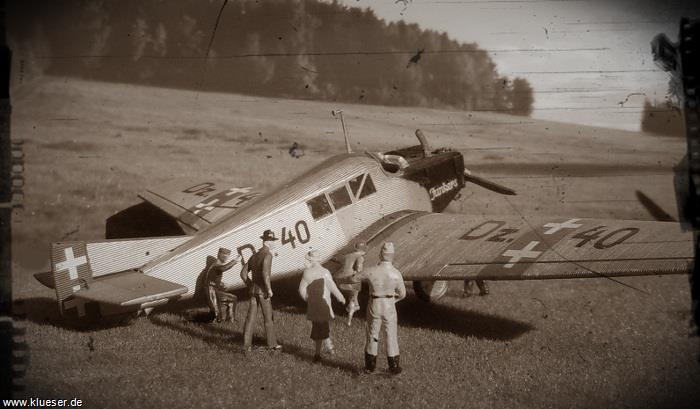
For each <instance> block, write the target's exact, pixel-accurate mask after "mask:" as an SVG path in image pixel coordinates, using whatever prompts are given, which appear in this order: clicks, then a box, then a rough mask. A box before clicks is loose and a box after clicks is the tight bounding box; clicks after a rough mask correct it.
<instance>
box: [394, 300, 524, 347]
mask: <svg viewBox="0 0 700 409" xmlns="http://www.w3.org/2000/svg"><path fill="white" fill-rule="evenodd" d="M396 310H397V313H398V315H399V325H400V326H406V327H416V328H426V329H432V330H436V331H444V332H451V333H453V334H455V335H459V336H461V337H476V338H480V339H489V340H493V341H508V340H512V339H515V338H517V337H519V336H521V335H523V334H524V333H526V332H528V331H531V330H533V329H534V327H533V326H531V325H530V324H527V323H523V322H519V321H515V320H511V319H508V318H503V317H498V316H495V315H488V314H482V313H478V312H472V311H463V310H460V309H458V308H455V307H451V306H448V305H442V304H436V303H431V304H428V303H426V302H424V301H421V300H419V299H417V298H415V297H412V296H410V295H409V296H408V297H406V299H404V300H403V301H401V302H400V303H398V304H396Z"/></svg>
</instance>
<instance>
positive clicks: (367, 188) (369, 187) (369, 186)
mask: <svg viewBox="0 0 700 409" xmlns="http://www.w3.org/2000/svg"><path fill="white" fill-rule="evenodd" d="M376 191H377V189H376V188H375V187H374V182H372V177H371V176H370V175H369V174H367V177H366V178H365V183H364V185H363V186H362V192H360V197H359V198H360V199H362V198H363V197H365V196H369V195H371V194H372V193H375V192H376Z"/></svg>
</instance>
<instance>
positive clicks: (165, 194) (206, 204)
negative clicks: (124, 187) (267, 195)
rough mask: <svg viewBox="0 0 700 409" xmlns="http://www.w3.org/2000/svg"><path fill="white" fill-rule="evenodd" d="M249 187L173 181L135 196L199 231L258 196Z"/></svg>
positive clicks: (187, 226)
mask: <svg viewBox="0 0 700 409" xmlns="http://www.w3.org/2000/svg"><path fill="white" fill-rule="evenodd" d="M259 195H260V193H259V192H255V191H253V189H252V188H251V187H229V186H223V185H220V184H218V183H216V182H199V183H197V182H183V181H174V182H170V183H166V184H163V185H161V186H158V187H154V188H151V189H148V190H146V191H145V192H142V193H140V194H139V197H141V198H142V199H143V200H145V201H147V202H149V203H151V204H153V205H154V206H156V207H158V208H160V209H161V210H163V211H164V212H166V213H167V214H169V215H170V216H172V217H174V218H175V219H176V220H177V221H178V222H179V223H180V224H181V225H184V227H185V228H186V230H187V232H188V233H193V232H195V231H199V230H201V229H203V228H205V227H207V226H209V225H210V224H212V223H214V222H216V221H218V220H220V219H222V218H224V217H225V216H226V215H228V214H230V213H231V212H234V211H235V210H236V209H239V208H240V207H242V206H243V205H244V204H247V203H248V202H249V201H250V200H251V199H254V198H255V197H257V196H259Z"/></svg>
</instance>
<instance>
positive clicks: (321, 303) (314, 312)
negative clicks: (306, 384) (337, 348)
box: [299, 250, 345, 362]
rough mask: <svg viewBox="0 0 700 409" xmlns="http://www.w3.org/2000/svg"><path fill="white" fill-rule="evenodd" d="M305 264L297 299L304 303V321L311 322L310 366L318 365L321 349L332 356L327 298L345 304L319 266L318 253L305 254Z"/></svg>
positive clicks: (329, 307) (333, 316)
mask: <svg viewBox="0 0 700 409" xmlns="http://www.w3.org/2000/svg"><path fill="white" fill-rule="evenodd" d="M305 264H306V269H305V270H304V275H303V276H302V277H301V281H300V282H299V295H300V296H301V298H303V299H304V301H306V319H308V320H309V321H311V339H313V340H314V343H315V346H316V351H315V354H314V362H319V361H320V360H321V349H323V346H324V345H325V347H326V349H327V350H328V352H329V353H330V354H333V353H334V350H333V343H332V342H331V335H330V325H329V324H328V322H329V321H330V320H332V319H333V318H335V314H333V308H332V306H331V294H333V296H334V297H335V298H336V299H337V300H338V301H340V302H342V303H344V302H345V297H343V294H342V293H341V292H340V290H338V287H336V285H335V283H334V282H333V278H332V277H331V272H330V271H328V270H326V269H325V268H323V267H322V266H321V256H320V254H319V253H318V251H316V250H311V251H309V252H308V253H307V254H306V263H305Z"/></svg>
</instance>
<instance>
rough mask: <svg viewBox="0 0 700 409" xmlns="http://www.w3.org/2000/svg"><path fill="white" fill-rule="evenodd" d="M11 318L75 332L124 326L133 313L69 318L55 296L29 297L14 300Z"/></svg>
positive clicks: (129, 320)
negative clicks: (65, 315)
mask: <svg viewBox="0 0 700 409" xmlns="http://www.w3.org/2000/svg"><path fill="white" fill-rule="evenodd" d="M13 312H14V315H13V318H14V319H16V320H18V321H25V320H26V321H29V322H32V323H35V324H38V325H47V326H52V327H56V328H61V329H65V330H69V331H75V332H95V331H103V330H107V329H110V328H116V327H124V326H128V325H129V324H131V322H132V321H133V319H134V318H135V316H134V315H121V316H116V317H111V318H107V319H105V318H100V319H80V320H76V319H70V318H67V317H64V316H62V315H61V313H60V312H59V310H58V303H57V302H56V299H55V298H48V297H30V298H24V299H20V300H15V301H14V303H13Z"/></svg>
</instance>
